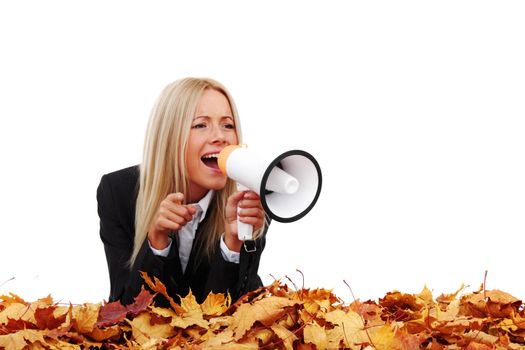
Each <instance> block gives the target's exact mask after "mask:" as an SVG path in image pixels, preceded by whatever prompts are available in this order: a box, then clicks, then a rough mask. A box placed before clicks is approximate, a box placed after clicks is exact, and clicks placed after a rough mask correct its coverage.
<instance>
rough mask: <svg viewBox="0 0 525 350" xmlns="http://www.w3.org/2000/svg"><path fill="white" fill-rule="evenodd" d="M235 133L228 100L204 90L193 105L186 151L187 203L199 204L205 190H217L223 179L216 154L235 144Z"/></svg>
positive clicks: (224, 183)
mask: <svg viewBox="0 0 525 350" xmlns="http://www.w3.org/2000/svg"><path fill="white" fill-rule="evenodd" d="M237 143H238V141H237V131H236V129H235V121H234V119H233V113H232V111H231V108H230V104H229V103H228V99H227V98H226V96H224V95H223V94H222V93H220V92H218V91H217V90H213V89H206V90H204V92H203V93H202V96H201V98H200V100H199V103H198V105H197V110H196V112H195V116H194V117H193V121H192V123H191V130H190V135H189V139H188V144H187V147H186V170H187V172H188V178H189V183H190V189H189V190H190V193H187V194H186V195H187V200H188V201H189V202H190V203H194V202H197V201H199V200H200V199H201V198H202V197H203V196H204V195H205V194H206V193H207V192H208V190H211V189H213V190H220V189H222V188H224V186H225V185H226V181H227V178H226V176H225V175H223V174H222V172H221V171H220V169H219V167H218V165H217V157H218V155H219V152H220V151H221V150H222V149H223V148H224V147H226V146H228V145H232V144H237Z"/></svg>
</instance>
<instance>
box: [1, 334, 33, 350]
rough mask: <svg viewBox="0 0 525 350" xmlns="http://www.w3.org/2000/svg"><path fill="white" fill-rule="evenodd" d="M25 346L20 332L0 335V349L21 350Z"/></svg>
mask: <svg viewBox="0 0 525 350" xmlns="http://www.w3.org/2000/svg"><path fill="white" fill-rule="evenodd" d="M26 345H27V342H26V340H25V338H24V335H23V334H22V332H16V333H10V334H5V335H0V348H4V349H6V350H21V349H23V348H24V347H25V346H26Z"/></svg>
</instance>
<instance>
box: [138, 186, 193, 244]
mask: <svg viewBox="0 0 525 350" xmlns="http://www.w3.org/2000/svg"><path fill="white" fill-rule="evenodd" d="M183 201H184V195H183V194H182V193H180V192H177V193H170V194H169V195H167V196H166V198H164V200H163V201H162V202H161V203H160V206H159V209H157V213H156V214H155V218H154V219H153V223H152V224H151V226H150V228H149V231H148V240H149V242H150V244H151V246H152V247H153V248H155V249H159V250H160V249H164V248H166V247H167V246H168V244H169V239H168V233H170V231H178V230H180V228H181V227H183V226H184V225H186V223H188V222H189V221H191V218H192V217H193V214H195V211H196V209H195V207H193V206H192V205H183V204H182V203H183Z"/></svg>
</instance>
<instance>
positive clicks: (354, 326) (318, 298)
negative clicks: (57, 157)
mask: <svg viewBox="0 0 525 350" xmlns="http://www.w3.org/2000/svg"><path fill="white" fill-rule="evenodd" d="M144 278H145V279H146V281H147V283H148V285H149V287H150V288H151V290H152V291H153V292H155V293H161V294H163V295H165V296H167V294H166V290H165V288H164V286H163V285H162V283H161V282H160V281H158V280H156V279H155V280H153V281H152V280H151V279H150V278H148V276H144ZM461 291H462V289H461V290H459V291H457V292H456V293H454V294H449V295H441V296H439V297H437V298H436V299H434V298H433V296H432V293H431V292H430V291H429V290H428V289H427V288H425V289H423V291H422V292H421V293H419V294H417V295H412V294H403V293H400V292H392V293H388V294H387V295H386V296H385V297H384V298H382V299H379V300H378V301H377V302H375V301H366V302H360V301H354V302H353V303H352V304H350V305H346V304H345V303H343V302H342V301H341V300H340V299H338V298H337V297H336V296H335V295H334V294H332V293H331V292H330V291H329V290H324V289H315V290H309V289H300V290H291V289H290V288H288V286H286V285H285V284H281V283H279V282H278V281H277V282H275V283H274V284H272V285H270V286H268V287H264V288H261V289H259V290H257V291H254V292H252V293H250V294H248V295H245V296H244V297H243V298H242V299H241V300H239V301H238V302H236V303H235V304H231V302H230V299H229V298H227V297H225V296H224V295H222V294H210V295H209V296H208V298H207V299H206V301H204V303H202V304H198V303H197V302H196V301H195V298H194V296H193V295H192V294H191V293H190V294H189V295H187V296H186V297H184V298H181V299H180V302H179V303H176V302H175V301H174V300H173V299H169V300H170V303H171V306H172V307H171V308H159V307H156V306H155V305H154V303H153V297H154V295H153V294H152V293H150V292H149V291H147V290H145V289H143V290H142V292H141V293H140V295H138V296H137V298H136V299H135V302H134V303H133V304H132V305H128V306H123V305H121V304H120V303H119V302H115V303H105V304H103V305H101V304H83V305H68V306H64V305H58V304H56V303H54V302H53V300H52V299H51V297H47V298H43V299H40V300H38V301H36V302H32V303H29V302H26V301H24V300H22V299H21V298H20V297H18V296H16V295H13V294H11V295H10V296H0V348H2V347H3V348H5V349H24V348H34V349H57V348H59V349H84V348H105V349H106V348H107V349H128V348H132V349H134V348H136V349H340V348H346V349H367V350H371V349H390V350H395V349H402V350H411V349H471V350H474V349H476V350H484V349H525V312H524V305H523V303H522V302H521V301H520V300H517V299H516V298H514V297H512V296H511V295H509V294H507V293H504V292H501V291H498V290H492V291H488V290H482V289H480V291H478V292H475V293H471V294H464V295H461V296H460V295H459V294H460V293H461ZM167 297H168V298H169V296H167Z"/></svg>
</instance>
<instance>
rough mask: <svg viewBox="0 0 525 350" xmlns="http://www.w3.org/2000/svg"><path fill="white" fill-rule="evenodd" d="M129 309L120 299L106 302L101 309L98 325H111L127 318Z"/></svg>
mask: <svg viewBox="0 0 525 350" xmlns="http://www.w3.org/2000/svg"><path fill="white" fill-rule="evenodd" d="M127 313H128V310H127V309H126V307H125V306H124V305H122V304H121V303H120V301H114V302H111V303H107V304H104V305H103V306H102V307H101V308H100V311H99V314H98V321H97V324H96V325H97V327H105V326H110V325H113V324H116V323H119V322H120V321H122V320H124V319H125V318H126V315H127Z"/></svg>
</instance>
